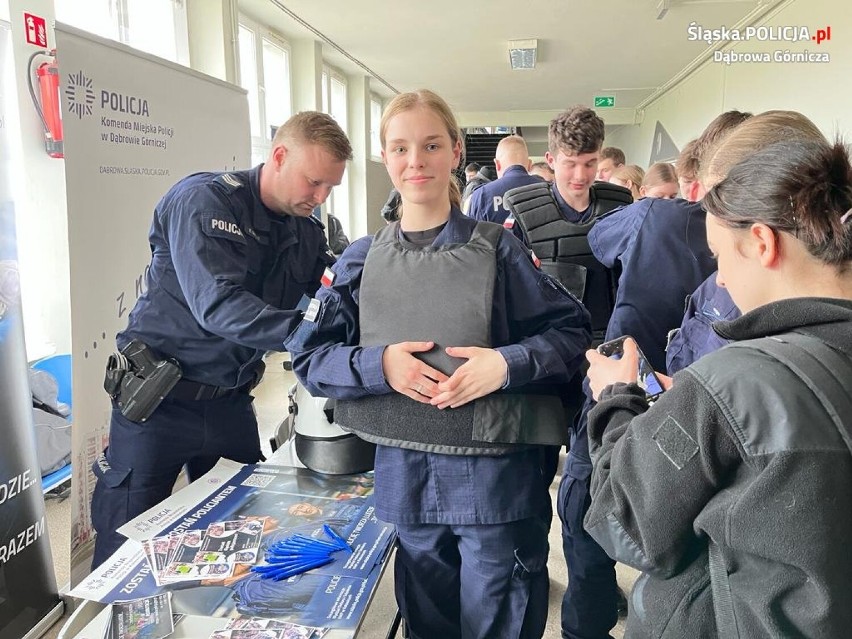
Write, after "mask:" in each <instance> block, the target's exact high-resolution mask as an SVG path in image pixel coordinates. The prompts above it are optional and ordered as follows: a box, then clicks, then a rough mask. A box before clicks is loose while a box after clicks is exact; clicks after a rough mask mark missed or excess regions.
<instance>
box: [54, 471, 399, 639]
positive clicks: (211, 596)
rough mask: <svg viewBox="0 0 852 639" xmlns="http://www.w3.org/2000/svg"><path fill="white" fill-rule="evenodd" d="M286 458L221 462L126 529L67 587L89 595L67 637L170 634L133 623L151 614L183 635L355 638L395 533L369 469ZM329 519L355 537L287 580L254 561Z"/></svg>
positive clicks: (317, 533) (316, 533)
mask: <svg viewBox="0 0 852 639" xmlns="http://www.w3.org/2000/svg"><path fill="white" fill-rule="evenodd" d="M281 457H282V456H281V455H278V458H279V459H275V458H273V459H272V460H271V461H272V462H273V463H264V464H258V465H240V464H237V463H235V462H230V461H227V460H222V461H220V462H219V464H218V465H217V466H216V467H215V468H214V469H213V470H211V471H210V472H209V473H208V474H207V475H205V476H204V477H202V478H200V479H199V480H197V481H195V482H193V483H192V484H190V485H188V486H186V487H185V488H183V489H182V490H180V491H178V492H176V493H174V494H173V495H172V496H171V497H169V498H168V499H166V500H164V501H163V502H162V503H160V504H158V505H157V506H156V507H154V508H152V509H151V510H149V511H147V512H145V513H143V514H142V515H140V516H139V517H137V518H136V519H134V520H132V521H130V522H128V523H127V524H125V525H124V526H122V527H121V528H119V532H121V533H122V534H124V535H125V536H126V537H128V541H127V542H125V543H124V545H123V546H122V547H121V548H120V549H119V550H118V551H117V552H116V553H115V554H114V555H113V556H112V557H110V559H109V560H108V561H106V562H105V563H104V564H103V565H101V566H99V567H98V568H97V569H96V570H94V571H93V572H92V573H91V574H90V575H89V576H88V577H87V578H86V579H85V580H84V581H82V582H81V583H80V584H79V585H77V586H76V587H75V588H74V589H73V590H72V591H71V592H70V593H69V594H70V595H71V596H72V597H77V598H81V599H84V600H86V601H85V604H84V605H83V606H82V607H81V609H80V610H78V611H77V613H75V615H74V616H73V617H72V618H71V619H70V620H69V622H68V623H66V625H65V628H63V631H62V633H61V634H60V635H59V636H60V639H102V638H104V637H121V638H122V639H133V638H135V637H139V638H140V639H141V637H142V636H143V635H144V636H157V637H159V636H163V633H162V632H160V633H159V634H156V635H153V634H150V632H153V631H150V632H131V631H130V630H127V631H126V632H125V630H126V629H125V628H124V627H123V626H124V624H125V622H126V623H128V624H129V625H133V624H138V625H139V628H142V626H143V625H144V624H145V623H146V619H145V618H144V617H145V614H147V615H148V617H150V618H151V619H153V618H154V617H155V616H156V617H158V623H159V624H160V625H159V626H157V628H158V629H160V630H161V628H162V626H163V625H169V624H170V623H172V622H173V623H174V628H173V631H171V632H170V634H168V636H169V637H172V638H174V639H181V638H183V637H192V638H193V639H205V638H207V637H212V638H214V639H244V638H248V637H252V638H255V637H256V638H258V639H284V638H287V639H295V638H297V637H298V638H299V639H315V638H319V637H324V638H326V639H349V638H352V637H355V636H356V634H357V632H358V629H359V627H360V625H361V622H362V621H363V618H364V615H365V613H366V611H367V608H368V606H369V604H370V601H371V599H372V597H373V594H374V593H375V590H376V587H377V585H378V583H379V581H380V580H381V577H382V575H383V573H384V569H385V567H386V565H387V564H388V556H389V554H390V552H391V549H392V547H393V542H394V539H395V534H396V533H395V530H394V527H393V526H392V525H391V524H387V523H385V522H382V521H380V520H379V519H377V518H376V517H375V514H374V511H375V508H374V504H373V477H372V473H363V474H358V475H345V476H329V475H322V474H319V473H315V472H313V471H310V470H307V469H305V468H297V467H294V466H286V465H275V462H276V461H277V462H278V463H283V462H281V461H280V460H281ZM324 526H327V527H328V529H330V531H333V532H334V533H336V534H339V535H340V537H342V538H343V539H344V540H345V541H346V542H347V544H348V546H349V548H348V549H346V550H345V551H339V552H334V553H333V555H332V557H333V560H332V561H331V562H330V563H327V564H326V565H323V566H321V567H319V568H315V569H312V570H310V571H308V572H305V573H302V574H299V575H296V576H293V577H289V578H285V579H281V580H274V579H269V578H264V575H263V574H261V573H258V572H254V571H252V570H251V568H252V567H253V566H257V565H264V564H265V559H264V558H265V556H266V554H265V553H266V551H267V549H268V548H269V547H270V546H271V545H273V544H274V543H275V542H276V541H281V540H286V539H289V538H292V537H293V536H294V535H300V536H305V537H311V538H317V539H323V538H325V537H324V536H323V535H327V533H328V532H330V531H328V530H327V531H326V532H325V533H324V532H323V527H324ZM131 600H132V601H133V603H122V602H129V601H131ZM143 603H144V611H142V605H143ZM84 610H85V612H84ZM142 612H144V613H145V614H142ZM160 613H162V615H160ZM169 615H172V616H169ZM159 616H162V617H164V618H165V619H159ZM268 620H274V623H272V622H270V621H268ZM131 621H132V623H131ZM117 622H120V623H121V624H122V628H121V630H122V632H119V631H118V629H117V627H115V626H116V623H117ZM389 622H390V620H389ZM111 625H112V626H113V628H112V630H111V629H110V626H111ZM247 629H251V631H250V632H249V631H248V630H247ZM261 629H262V632H259V630H261ZM131 630H132V629H131Z"/></svg>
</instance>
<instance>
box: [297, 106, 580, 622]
mask: <svg viewBox="0 0 852 639" xmlns="http://www.w3.org/2000/svg"><path fill="white" fill-rule="evenodd" d="M380 135H381V140H382V149H383V150H382V156H383V159H384V162H385V164H386V166H387V169H388V173H389V174H390V176H391V179H392V181H393V182H394V185H395V186H396V187H397V188H398V189H399V191H400V194H401V197H402V211H401V217H400V220H399V221H395V222H392V223H391V224H389V225H388V226H386V227H384V228H382V229H381V230H380V231H379V232H378V233H377V234H376V236H375V237H366V238H361V239H359V240H357V241H356V242H354V243H353V244H352V245H351V246H350V247H349V248H348V249H347V250H346V251H345V252H344V253H343V255H342V256H341V258H340V260H339V261H338V262H337V264H335V266H334V268H333V271H334V276H333V278H330V280H331V281H329V283H328V285H327V286H324V287H323V288H321V289H320V291H319V293H318V294H317V298H316V300H314V301H313V302H312V303H311V306H312V309H311V310H310V311H309V312H307V313H306V314H305V319H304V321H303V322H302V324H301V325H300V326H299V327H298V328H297V329H296V331H295V332H294V333H293V335H292V336H291V338H290V339H289V340H288V342H287V349H288V350H289V351H290V353H291V356H292V358H293V369H294V371H295V372H296V374H297V376H298V377H299V379H300V380H301V381H302V382H303V383H304V384H305V386H306V387H307V388H308V390H309V391H310V392H312V393H314V394H316V395H322V396H325V397H334V398H336V399H337V400H338V402H337V410H336V412H335V421H336V422H337V423H339V424H341V425H342V426H343V427H344V428H347V429H350V430H353V431H354V432H357V433H358V434H359V435H361V436H362V437H364V438H365V439H368V440H370V441H374V442H376V443H377V451H376V464H375V481H376V484H375V497H376V514H377V516H378V517H380V518H381V519H383V520H385V521H389V522H391V523H394V524H395V525H396V526H397V532H398V535H399V546H398V549H397V554H396V568H395V570H396V573H395V588H396V597H397V602H398V604H399V607H400V610H401V612H402V614H403V617H404V619H405V621H406V624H407V626H408V628H409V630H410V632H411V637H412V638H413V639H427V638H430V639H431V638H432V637H442V638H448V639H455V638H461V637H465V638H471V639H473V638H479V639H485V638H493V637H506V638H509V637H524V638H537V637H541V636H542V634H543V632H544V628H545V621H546V617H547V604H548V576H547V556H548V543H547V531H548V530H549V528H550V522H551V517H550V512H551V507H550V499H549V496H548V484H549V478H546V477H545V474H544V473H543V472H542V464H541V455H542V449H543V447H544V446H543V445H542V444H559V443H563V442H565V441H566V436H567V423H566V421H565V411H564V406H563V403H562V398H561V396H560V395H559V394H558V390H559V387H560V385H561V384H564V383H565V382H566V381H567V380H568V379H569V378H570V377H571V375H572V374H573V373H574V372H575V371H576V370H577V368H578V366H579V363H580V360H579V358H578V356H579V355H580V354H581V349H582V348H583V347H584V345H586V344H589V343H590V338H591V335H590V329H589V319H588V313H587V312H586V311H585V309H584V308H583V307H582V305H581V304H580V303H579V302H578V301H577V299H576V298H574V297H573V296H571V295H570V294H569V293H568V292H567V291H566V290H565V289H564V288H563V287H562V286H560V285H559V284H558V282H556V281H555V280H553V279H552V278H551V277H549V276H548V275H546V274H544V273H542V271H541V270H539V269H538V267H537V265H536V263H535V261H534V260H533V256H532V255H531V254H530V252H529V251H528V250H527V249H525V248H524V247H523V245H522V244H521V243H520V242H518V241H517V239H516V238H514V237H513V236H512V235H511V233H509V232H508V231H506V230H505V229H503V228H501V227H500V226H499V225H496V224H493V223H490V222H477V221H475V220H471V219H470V218H468V217H465V216H464V215H463V214H462V213H461V211H460V210H459V208H458V207H459V201H460V197H459V193H458V187H457V186H456V184H455V180H454V179H453V178H452V176H451V172H452V170H453V169H454V168H455V167H456V166H457V165H458V162H459V158H460V154H461V134H460V132H459V130H458V126H457V124H456V122H455V118H454V117H453V115H452V113H451V112H450V110H449V107H448V106H447V104H446V102H444V101H443V100H442V99H441V98H439V97H438V96H436V95H435V94H434V93H432V92H429V91H417V92H413V93H407V94H401V95H399V96H397V97H396V98H394V100H393V101H391V103H390V104H389V105H388V107H387V109H386V111H385V113H384V116H383V118H382V124H381V128H380Z"/></svg>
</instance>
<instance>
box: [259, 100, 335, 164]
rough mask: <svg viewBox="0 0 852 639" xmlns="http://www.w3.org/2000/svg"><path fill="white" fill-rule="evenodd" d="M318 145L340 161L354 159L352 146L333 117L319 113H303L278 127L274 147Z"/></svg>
mask: <svg viewBox="0 0 852 639" xmlns="http://www.w3.org/2000/svg"><path fill="white" fill-rule="evenodd" d="M281 144H283V145H284V146H288V145H295V146H301V145H304V144H316V145H317V146H320V147H322V148H323V149H325V150H326V151H328V153H329V154H330V155H331V156H332V157H333V158H334V159H335V160H338V161H346V160H351V159H352V145H351V144H350V143H349V138H347V137H346V133H344V132H343V129H341V128H340V125H339V124H337V122H336V121H335V120H334V118H333V117H331V116H330V115H328V114H326V113H320V112H319V111H302V112H300V113H297V114H296V115H294V116H292V117H291V118H290V119H289V120H287V121H286V122H285V123H284V124H282V125H281V126H280V127H278V130H277V131H276V132H275V137H274V138H273V139H272V147H273V148H275V147H276V146H279V145H281Z"/></svg>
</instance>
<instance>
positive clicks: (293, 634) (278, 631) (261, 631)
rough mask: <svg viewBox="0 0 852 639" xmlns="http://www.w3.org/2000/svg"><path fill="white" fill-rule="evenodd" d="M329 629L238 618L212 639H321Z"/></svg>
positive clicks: (213, 635) (270, 620)
mask: <svg viewBox="0 0 852 639" xmlns="http://www.w3.org/2000/svg"><path fill="white" fill-rule="evenodd" d="M327 632H328V629H327V628H312V627H310V626H302V625H299V624H295V623H290V622H287V621H278V620H276V619H264V618H262V617H236V618H234V619H231V620H230V621H229V622H228V625H227V626H225V628H224V629H223V630H217V631H216V632H214V633H213V634H211V635H210V639H321V638H322V637H323V636H325V634H326V633H327Z"/></svg>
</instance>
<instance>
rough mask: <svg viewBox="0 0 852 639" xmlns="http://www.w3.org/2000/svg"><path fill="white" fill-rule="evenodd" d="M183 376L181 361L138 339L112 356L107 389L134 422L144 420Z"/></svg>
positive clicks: (108, 363) (106, 382)
mask: <svg viewBox="0 0 852 639" xmlns="http://www.w3.org/2000/svg"><path fill="white" fill-rule="evenodd" d="M180 378H181V369H180V364H178V363H177V362H176V361H175V360H173V359H168V358H166V359H164V358H160V357H157V356H156V355H155V354H154V352H153V351H152V350H151V349H150V348H148V346H146V345H145V344H144V343H142V342H140V341H139V340H136V339H134V340H132V341H131V342H130V343H129V344H128V345H127V346H125V347H124V348H123V349H121V351H120V352H117V353H113V354H112V355H110V356H109V359H108V360H107V365H106V372H105V375H104V390H106V392H107V393H108V394H109V396H110V397H111V398H112V399H113V400H115V402H116V404H117V405H118V407H119V409H120V410H121V414H122V415H124V416H125V417H126V418H127V419H129V420H130V421H132V422H144V421H145V420H147V419H148V418H149V417H150V416H151V414H152V413H153V412H154V411H155V410H156V409H157V406H159V405H160V402H161V401H163V398H164V397H165V396H166V395H168V394H169V391H171V390H172V388H174V386H175V384H177V382H178V380H179V379H180Z"/></svg>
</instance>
